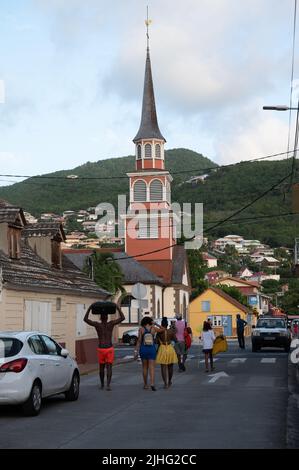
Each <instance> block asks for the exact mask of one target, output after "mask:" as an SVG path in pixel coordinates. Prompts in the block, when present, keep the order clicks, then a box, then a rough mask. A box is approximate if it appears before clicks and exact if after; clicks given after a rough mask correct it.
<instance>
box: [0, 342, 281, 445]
mask: <svg viewBox="0 0 299 470" xmlns="http://www.w3.org/2000/svg"><path fill="white" fill-rule="evenodd" d="M199 353H200V348H199V347H197V346H195V347H193V348H192V351H191V354H190V359H189V360H188V362H187V371H186V372H183V373H178V372H177V368H176V372H175V376H174V380H173V387H172V388H170V389H168V390H164V389H163V388H162V381H161V377H160V370H159V367H158V366H157V375H156V377H157V388H158V390H157V391H156V392H152V391H150V390H143V388H142V377H141V365H140V363H138V362H131V363H127V364H122V365H119V366H117V367H115V368H114V376H113V383H112V385H113V389H112V391H111V392H107V391H101V390H99V387H98V376H97V374H90V375H88V376H83V377H82V379H81V393H80V398H79V400H78V401H77V402H73V403H67V402H65V401H64V399H63V397H60V396H59V397H54V398H51V399H48V400H46V401H45V402H44V405H43V409H42V411H41V414H40V415H39V416H38V417H35V418H24V417H23V416H22V415H21V413H20V411H19V409H17V408H12V407H8V408H7V407H6V408H5V407H1V408H0V422H1V426H0V448H2V449H5V448H71V449H74V448H101V449H103V448H105V449H107V448H109V449H113V448H122V449H130V448H131V449H132V448H146V449H153V448H169V449H184V448H186V449H187V448H199V449H202V448H210V449H211V448H222V449H223V448H232V449H241V448H245V449H246V448H265V449H270V448H271V449H273V448H284V447H285V445H286V413H287V399H288V388H287V354H286V353H284V352H283V351H282V350H281V351H280V350H275V349H268V350H262V351H261V352H259V353H252V352H250V350H249V349H248V350H245V351H240V350H239V349H238V347H237V345H236V344H231V345H230V347H229V351H228V352H227V353H225V354H222V355H220V356H219V357H217V361H216V362H215V366H216V370H215V371H214V372H213V374H217V373H220V372H221V373H222V374H221V376H217V375H212V374H207V373H205V370H204V364H203V363H201V362H200V361H201V360H203V358H202V355H201V354H200V355H199ZM127 355H130V353H128V354H127Z"/></svg>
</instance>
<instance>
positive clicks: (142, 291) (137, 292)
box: [132, 282, 147, 300]
mask: <svg viewBox="0 0 299 470" xmlns="http://www.w3.org/2000/svg"><path fill="white" fill-rule="evenodd" d="M146 293H147V288H146V286H145V285H144V284H141V282H137V284H134V286H133V287H132V295H133V296H134V297H135V299H137V300H141V299H144V297H146Z"/></svg>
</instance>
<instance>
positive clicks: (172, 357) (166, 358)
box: [156, 317, 178, 388]
mask: <svg viewBox="0 0 299 470" xmlns="http://www.w3.org/2000/svg"><path fill="white" fill-rule="evenodd" d="M161 326H162V327H163V328H165V329H164V331H161V332H159V333H157V340H158V343H159V349H158V354H157V360H156V362H157V364H161V374H162V379H163V382H164V388H169V387H170V386H171V385H172V376H173V364H177V362H178V358H177V355H176V352H175V350H174V347H173V346H172V341H175V339H176V336H175V331H174V329H173V328H168V319H167V317H163V318H162V322H161Z"/></svg>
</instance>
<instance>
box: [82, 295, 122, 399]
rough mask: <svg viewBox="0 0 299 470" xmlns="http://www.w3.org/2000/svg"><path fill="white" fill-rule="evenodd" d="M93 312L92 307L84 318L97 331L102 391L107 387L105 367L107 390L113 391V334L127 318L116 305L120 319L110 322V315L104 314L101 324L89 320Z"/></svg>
mask: <svg viewBox="0 0 299 470" xmlns="http://www.w3.org/2000/svg"><path fill="white" fill-rule="evenodd" d="M90 310H92V305H90V306H89V307H88V309H87V311H86V314H85V316H84V321H85V323H87V324H88V325H90V326H93V327H94V328H95V329H96V332H97V335H98V339H99V344H98V348H97V355H98V362H99V376H100V382H101V389H103V388H104V387H105V367H106V371H107V386H106V390H108V391H110V390H111V385H110V384H111V379H112V365H113V362H114V348H113V344H112V332H113V328H114V327H115V325H117V324H118V323H121V322H122V321H124V320H125V316H124V314H123V312H122V311H121V309H120V307H119V305H117V304H116V310H117V312H118V313H119V318H116V319H115V320H110V321H108V314H107V313H102V314H101V315H100V317H101V322H98V321H93V320H90V319H89V317H88V316H89V312H90Z"/></svg>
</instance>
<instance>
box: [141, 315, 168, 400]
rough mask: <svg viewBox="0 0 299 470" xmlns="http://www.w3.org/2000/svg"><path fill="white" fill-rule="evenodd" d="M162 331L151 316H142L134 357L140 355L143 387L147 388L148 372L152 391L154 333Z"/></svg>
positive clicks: (154, 362) (154, 359) (154, 353)
mask: <svg viewBox="0 0 299 470" xmlns="http://www.w3.org/2000/svg"><path fill="white" fill-rule="evenodd" d="M162 331H164V328H163V327H162V328H161V327H160V326H159V325H156V324H154V321H153V319H152V318H151V317H148V316H146V317H143V318H142V320H141V326H140V328H139V332H138V340H137V344H136V349H135V351H134V352H135V354H134V358H135V359H137V358H138V355H140V358H141V361H142V374H143V383H144V385H143V388H144V389H145V390H147V389H148V388H149V387H148V384H147V381H148V374H149V376H150V383H151V389H152V391H153V392H155V391H156V387H155V365H156V355H157V350H156V345H155V335H156V333H159V332H162Z"/></svg>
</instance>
